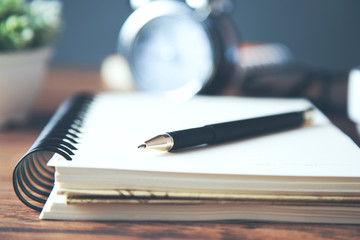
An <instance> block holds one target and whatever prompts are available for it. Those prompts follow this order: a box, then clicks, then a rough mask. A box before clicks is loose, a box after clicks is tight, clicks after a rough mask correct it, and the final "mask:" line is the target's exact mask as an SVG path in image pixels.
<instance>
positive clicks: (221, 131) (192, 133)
mask: <svg viewBox="0 0 360 240" xmlns="http://www.w3.org/2000/svg"><path fill="white" fill-rule="evenodd" d="M313 110H314V108H309V109H307V110H304V111H296V112H288V113H282V114H276V115H270V116H263V117H257V118H250V119H243V120H238V121H231V122H223V123H216V124H210V125H205V126H203V127H198V128H190V129H185V130H179V131H173V132H167V133H165V134H161V135H158V136H156V137H153V138H151V139H149V140H147V141H145V142H144V143H143V144H141V145H139V146H138V148H143V149H154V150H161V151H169V152H170V151H176V150H181V149H186V148H190V147H195V146H199V145H205V144H207V145H211V144H217V143H223V142H228V141H233V140H238V139H242V138H246V137H252V136H258V135H262V134H267V133H271V132H276V131H281V130H286V129H291V128H296V127H300V126H302V125H305V124H306V123H308V122H311V119H312V112H313Z"/></svg>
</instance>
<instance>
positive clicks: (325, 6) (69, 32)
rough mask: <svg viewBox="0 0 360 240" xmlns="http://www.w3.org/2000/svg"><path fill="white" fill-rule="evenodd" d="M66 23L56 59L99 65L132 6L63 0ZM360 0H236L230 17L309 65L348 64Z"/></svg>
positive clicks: (355, 58)
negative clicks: (283, 45)
mask: <svg viewBox="0 0 360 240" xmlns="http://www.w3.org/2000/svg"><path fill="white" fill-rule="evenodd" d="M62 3H63V29H62V33H61V35H60V38H59V39H58V41H57V43H56V47H55V55H54V57H53V59H52V64H53V65H57V66H59V65H60V66H70V67H95V68H96V67H99V66H100V65H101V62H102V61H103V60H104V58H105V57H106V56H107V55H109V54H112V53H114V52H115V51H116V46H117V36H118V32H119V29H120V27H121V26H122V24H123V22H124V21H125V19H126V18H127V17H128V16H129V14H130V13H131V12H132V10H131V8H130V6H129V3H128V1H124V0H106V1H101V0H76V1H72V0H62ZM359 11H360V1H358V0H316V1H313V0H292V1H289V0H270V1H269V0H236V1H234V10H233V13H232V16H231V17H232V20H233V22H234V24H235V26H236V28H237V31H238V32H239V35H240V37H241V40H242V41H243V42H280V43H283V44H285V45H286V46H287V47H288V48H289V49H290V50H291V52H292V53H293V55H294V58H295V59H296V60H297V61H299V62H301V63H305V64H307V65H310V66H314V67H319V68H326V69H332V70H347V69H350V68H352V67H354V66H357V65H360V46H359V45H360V14H359Z"/></svg>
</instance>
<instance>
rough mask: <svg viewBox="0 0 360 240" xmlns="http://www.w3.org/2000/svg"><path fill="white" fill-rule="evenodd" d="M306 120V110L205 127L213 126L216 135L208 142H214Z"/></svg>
mask: <svg viewBox="0 0 360 240" xmlns="http://www.w3.org/2000/svg"><path fill="white" fill-rule="evenodd" d="M304 120H305V118H304V112H303V111H301V112H290V113H284V114H277V115H272V116H265V117H258V118H252V119H244V120H239V121H233V122H227V123H218V124H212V125H207V126H205V127H207V128H211V129H212V130H211V131H212V132H213V134H214V135H215V137H214V139H213V140H212V142H208V144H214V143H221V142H226V141H232V140H237V139H242V138H247V137H256V136H259V135H263V134H268V133H272V132H278V131H282V130H287V129H292V128H296V127H299V126H301V125H302V124H303V123H304Z"/></svg>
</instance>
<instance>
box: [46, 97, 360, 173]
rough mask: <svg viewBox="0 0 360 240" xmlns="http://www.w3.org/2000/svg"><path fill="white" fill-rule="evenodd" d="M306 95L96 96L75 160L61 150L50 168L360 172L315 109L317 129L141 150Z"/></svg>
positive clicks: (292, 103)
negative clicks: (166, 136)
mask: <svg viewBox="0 0 360 240" xmlns="http://www.w3.org/2000/svg"><path fill="white" fill-rule="evenodd" d="M309 106H311V104H310V103H309V102H308V101H306V100H302V99H292V100H289V99H287V100H284V99H258V98H240V97H195V98H193V99H191V100H189V101H187V102H182V103H179V102H171V101H170V100H167V99H165V98H163V97H159V96H151V95H144V94H115V93H113V94H111V93H104V94H99V95H97V96H96V97H95V100H94V101H93V103H92V106H91V107H90V109H89V111H88V112H87V117H86V120H85V122H84V126H83V128H82V135H81V137H80V140H79V142H80V143H79V144H78V145H77V146H76V147H77V148H78V150H76V151H75V155H74V156H73V160H72V161H66V160H65V159H63V158H62V157H60V156H59V155H57V154H56V155H55V156H54V157H53V158H52V159H51V161H50V162H49V165H51V166H59V167H77V168H104V169H121V170H134V171H160V172H179V173H208V174H241V175H274V176H346V177H350V176H351V177H359V176H360V171H359V169H360V151H359V148H358V147H357V146H356V145H355V144H354V143H353V142H352V140H351V139H350V138H348V137H347V136H345V135H344V134H343V133H342V132H341V131H340V130H339V129H337V128H336V127H334V126H333V125H332V124H331V123H330V122H329V120H328V119H326V117H325V116H324V115H323V114H322V113H320V112H319V111H316V113H315V120H314V123H313V124H312V125H311V126H308V127H301V128H297V129H293V130H287V131H282V132H277V133H273V134H267V135H265V136H259V137H253V138H248V139H242V140H238V141H233V142H229V143H225V144H219V145H213V146H205V147H197V148H193V149H189V150H185V151H181V152H175V153H168V152H158V151H150V150H144V149H138V148H137V146H138V145H139V144H141V143H143V142H144V141H145V140H147V139H149V138H151V137H154V136H156V135H158V134H162V133H165V132H168V131H175V130H181V129H186V128H192V127H200V126H203V125H206V124H213V123H219V122H224V121H232V120H239V119H245V118H251V117H258V116H265V115H271V114H277V113H284V112H289V111H300V110H304V109H307V108H308V107H309Z"/></svg>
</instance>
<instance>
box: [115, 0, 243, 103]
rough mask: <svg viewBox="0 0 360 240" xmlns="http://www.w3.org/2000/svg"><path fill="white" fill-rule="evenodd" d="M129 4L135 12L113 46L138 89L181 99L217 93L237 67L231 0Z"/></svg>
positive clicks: (161, 1)
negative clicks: (122, 56)
mask: <svg viewBox="0 0 360 240" xmlns="http://www.w3.org/2000/svg"><path fill="white" fill-rule="evenodd" d="M142 2H145V3H143V4H142ZM130 5H131V6H133V7H134V8H135V10H134V12H133V13H132V14H131V15H130V16H129V17H128V18H127V20H126V21H125V22H124V24H123V26H122V27H121V29H120V32H119V37H118V49H119V53H121V54H123V55H124V56H125V58H126V59H127V61H128V65H129V68H130V71H131V74H132V77H133V81H134V85H135V86H136V88H137V89H140V90H143V91H150V92H158V93H164V94H166V95H169V96H171V97H176V98H183V99H184V98H189V97H191V96H193V95H195V94H197V93H202V94H214V93H217V92H219V91H220V90H221V89H222V88H223V87H224V86H226V84H227V83H229V81H230V80H231V79H232V77H233V76H234V74H235V72H236V69H237V66H238V60H237V45H238V38H237V34H236V31H235V28H234V26H233V24H232V23H231V20H230V17H229V15H230V14H229V13H230V12H231V7H232V2H231V1H229V0H221V1H219V0H212V1H211V0H209V1H206V0H205V1H198V0H196V1H190V0H189V1H186V2H183V1H175V0H155V1H130Z"/></svg>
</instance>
